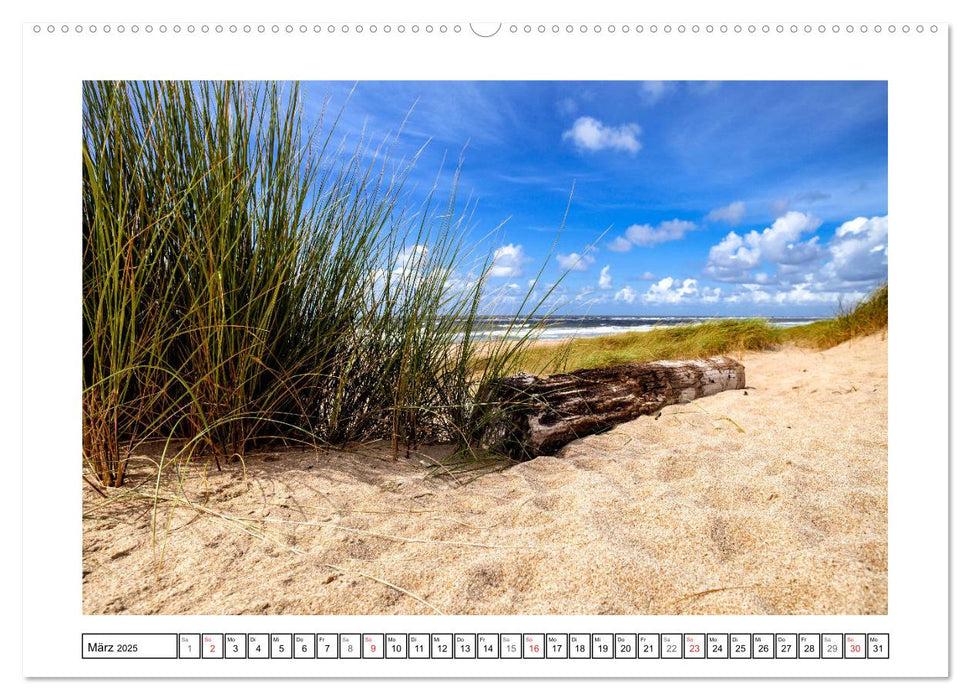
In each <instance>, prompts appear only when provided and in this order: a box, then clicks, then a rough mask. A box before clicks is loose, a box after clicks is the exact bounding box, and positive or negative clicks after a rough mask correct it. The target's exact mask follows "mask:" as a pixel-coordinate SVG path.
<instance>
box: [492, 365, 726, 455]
mask: <svg viewBox="0 0 971 700" xmlns="http://www.w3.org/2000/svg"><path fill="white" fill-rule="evenodd" d="M744 386H745V367H744V366H743V365H742V364H741V363H739V362H736V361H735V360H732V359H729V358H727V357H714V358H711V359H709V360H679V361H666V362H634V363H631V364H626V365H618V366H614V367H602V368H597V369H581V370H577V371H575V372H569V373H566V374H554V375H553V376H550V377H537V376H535V375H532V374H526V373H524V372H521V373H519V374H515V375H513V376H511V377H505V378H503V379H501V380H500V387H499V392H498V393H499V395H500V397H501V400H504V401H508V402H509V404H510V405H511V406H512V408H511V410H510V411H509V413H508V420H507V421H506V422H505V427H504V430H503V431H502V434H501V436H499V437H498V439H497V440H496V442H495V444H494V445H493V448H496V449H498V450H500V451H502V452H505V453H506V454H508V455H510V456H511V457H515V458H517V459H524V458H525V459H529V458H533V457H538V456H540V455H551V454H553V453H554V452H556V451H557V450H558V449H560V448H561V447H563V446H564V445H565V444H567V443H568V442H571V441H573V440H576V439H577V438H581V437H584V436H585V435H591V434H593V433H597V432H601V431H604V430H607V429H609V428H612V427H614V426H615V425H619V424H620V423H624V422H626V421H629V420H633V419H634V418H637V417H638V416H643V415H649V414H652V413H656V412H657V411H659V410H661V409H662V408H664V407H665V406H669V405H671V404H676V403H684V402H687V401H691V400H692V399H696V398H698V397H701V396H710V395H712V394H717V393H718V392H720V391H726V390H729V389H741V388H743V387H744Z"/></svg>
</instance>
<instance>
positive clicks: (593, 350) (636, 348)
mask: <svg viewBox="0 0 971 700" xmlns="http://www.w3.org/2000/svg"><path fill="white" fill-rule="evenodd" d="M887 298H888V287H887V285H886V284H884V285H882V286H881V287H879V288H878V289H876V290H875V291H873V292H872V293H871V294H870V295H868V296H867V297H866V298H865V299H864V300H862V301H861V302H860V303H858V304H856V305H853V306H849V307H844V306H841V307H840V309H839V310H838V311H837V313H836V314H835V315H834V316H833V318H829V319H823V320H820V321H815V322H813V323H809V324H806V325H803V326H794V327H791V328H779V327H776V326H773V325H772V324H771V323H769V321H767V320H765V319H758V318H755V319H724V320H715V321H707V322H704V323H697V324H691V325H685V326H674V327H668V328H658V329H655V330H651V331H636V332H630V333H619V334H616V335H606V336H599V337H594V338H577V339H573V340H568V341H563V342H560V343H535V344H533V345H532V346H531V347H530V348H529V349H528V350H527V351H526V352H524V353H522V355H521V364H520V365H519V367H518V369H519V370H520V371H525V372H532V373H536V374H540V373H544V372H549V371H553V372H570V371H572V370H575V369H586V368H591V367H604V366H611V365H619V364H624V363H627V362H653V361H657V360H688V359H698V358H707V357H713V356H716V355H739V354H743V353H744V352H746V351H757V350H769V349H774V348H778V347H780V346H782V345H785V344H794V345H799V346H802V347H809V348H817V349H821V350H822V349H826V348H830V347H833V346H835V345H839V344H840V343H843V342H845V341H847V340H850V339H852V338H855V337H859V336H864V335H869V334H871V333H876V332H879V331H881V330H884V329H886V328H887V324H888V321H887V319H888V302H887Z"/></svg>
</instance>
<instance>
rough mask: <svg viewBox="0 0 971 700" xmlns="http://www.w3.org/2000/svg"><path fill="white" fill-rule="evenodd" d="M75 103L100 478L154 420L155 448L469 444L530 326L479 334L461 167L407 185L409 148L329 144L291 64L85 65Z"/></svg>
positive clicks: (526, 319) (91, 454) (91, 405)
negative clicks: (93, 68)
mask: <svg viewBox="0 0 971 700" xmlns="http://www.w3.org/2000/svg"><path fill="white" fill-rule="evenodd" d="M83 119H84V121H83V136H82V151H83V229H82V235H83V309H82V315H83V368H84V374H83V458H84V464H85V467H86V469H87V470H89V471H90V473H91V474H93V475H94V476H95V477H96V478H97V479H98V480H99V481H100V482H101V483H102V484H104V485H108V486H120V485H122V483H123V481H124V476H125V469H126V466H127V464H128V461H129V459H130V458H131V456H132V455H133V453H134V452H135V451H136V450H138V449H139V448H140V446H142V445H143V444H144V443H146V442H147V441H162V442H163V451H162V454H163V457H162V462H160V465H161V464H162V463H165V461H166V460H171V459H173V458H175V459H179V460H183V461H184V460H188V459H192V457H193V455H196V454H203V453H204V454H207V455H214V456H215V458H216V464H217V465H219V464H220V460H223V461H226V460H229V459H233V458H234V457H240V456H241V455H243V453H244V451H245V450H246V449H247V448H248V447H251V446H253V445H254V444H257V443H260V442H263V441H268V440H276V441H278V440H285V441H287V442H291V443H292V442H305V443H306V442H316V443H326V444H336V445H342V444H347V443H349V442H363V441H367V440H373V439H387V440H390V441H391V442H392V444H393V446H394V450H395V453H396V454H397V451H398V449H399V445H403V446H405V447H409V446H412V445H417V444H419V443H427V442H431V441H451V442H456V443H459V444H460V446H462V447H470V448H471V447H474V446H475V445H477V444H478V443H479V442H480V440H481V438H482V436H483V435H484V434H486V432H487V431H488V430H489V426H490V425H492V424H493V423H494V422H495V421H496V420H497V419H498V418H499V417H500V416H501V412H502V410H503V407H502V406H501V405H498V404H496V402H495V401H493V397H492V395H491V393H490V392H491V390H490V386H491V383H490V380H491V379H492V378H495V377H498V376H502V375H505V374H508V373H510V371H511V368H512V367H514V366H517V365H518V364H519V355H520V354H521V353H522V351H523V350H524V349H525V347H526V346H527V344H528V343H529V340H530V338H529V336H527V337H525V338H522V339H520V340H517V341H514V342H502V341H503V340H504V339H502V338H500V339H498V340H499V342H496V343H493V344H490V345H489V346H488V347H486V348H485V349H483V348H482V347H481V346H479V345H477V344H476V343H474V341H473V329H474V319H475V317H476V315H477V314H479V313H481V311H482V310H480V307H482V305H483V303H484V296H483V294H484V284H485V281H486V279H487V276H488V273H489V265H490V264H491V261H492V259H493V256H492V255H489V254H488V253H485V254H484V255H482V257H481V258H480V259H478V260H480V261H479V262H477V259H476V258H474V257H473V256H474V254H475V250H476V246H475V245H473V244H470V242H469V236H468V222H467V219H468V212H467V211H466V210H465V209H463V208H462V207H460V206H459V203H458V202H457V201H456V194H455V193H456V187H457V177H458V174H457V173H456V181H455V182H453V184H452V188H451V190H450V194H448V193H446V194H443V195H442V196H433V195H432V194H429V195H428V196H427V197H425V198H422V199H420V200H418V201H417V203H415V202H414V201H413V198H412V197H411V196H410V195H409V194H408V193H407V192H406V190H405V185H406V182H407V179H408V175H409V173H410V171H411V168H412V166H413V164H414V160H413V159H412V160H410V161H407V162H405V163H404V164H401V163H399V162H398V161H396V160H394V159H393V157H392V152H393V149H394V143H390V144H384V146H383V147H382V148H379V149H377V152H379V153H381V154H383V155H370V156H369V155H367V154H366V150H367V149H365V148H363V147H361V146H359V147H357V148H356V149H353V150H350V151H348V150H347V149H345V148H344V146H343V144H339V145H334V144H331V136H332V135H333V133H334V128H333V127H331V128H329V129H325V128H322V120H317V121H315V122H313V123H308V122H306V121H305V120H304V118H303V115H302V110H301V103H300V94H299V88H298V87H297V86H292V85H278V84H272V83H271V84H242V83H233V82H228V83H216V82H212V83H183V82H178V83H158V82H146V83H118V82H90V83H86V84H85V85H84V88H83ZM433 202H438V204H433ZM470 267H473V268H474V269H475V270H476V272H474V273H472V274H469V273H468V270H469V268H470ZM531 291H532V290H531ZM539 296H541V298H539V299H538V300H537V304H536V307H535V308H538V307H539V305H540V304H542V303H543V302H544V301H545V300H546V297H545V296H542V295H539ZM534 311H535V309H534ZM534 311H530V310H526V309H524V308H521V309H520V317H521V322H522V323H524V324H527V325H531V324H533V323H535V320H536V319H535V318H533V316H534ZM473 365H474V367H473ZM160 468H161V467H160Z"/></svg>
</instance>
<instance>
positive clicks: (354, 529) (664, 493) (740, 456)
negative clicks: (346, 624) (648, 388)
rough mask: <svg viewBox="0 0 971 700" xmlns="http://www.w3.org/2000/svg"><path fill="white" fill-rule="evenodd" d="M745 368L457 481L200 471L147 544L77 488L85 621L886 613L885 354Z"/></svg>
mask: <svg viewBox="0 0 971 700" xmlns="http://www.w3.org/2000/svg"><path fill="white" fill-rule="evenodd" d="M739 359H741V361H742V362H743V363H744V364H745V367H746V376H747V380H748V383H749V385H750V386H749V387H748V388H747V389H746V390H744V391H732V392H725V393H722V394H718V395H715V396H712V397H708V398H704V399H701V400H698V401H694V402H692V403H690V404H685V405H679V406H672V407H669V408H667V409H665V410H664V411H663V412H662V413H661V415H660V417H658V418H654V417H641V418H638V419H637V420H634V421H632V422H630V423H627V424H624V425H621V426H619V427H617V428H615V429H614V430H611V431H609V432H607V433H604V434H601V435H596V436H591V437H588V438H585V439H582V440H578V441H576V442H574V443H572V444H570V445H568V446H567V447H565V448H564V449H563V450H562V451H561V452H560V453H559V454H558V455H557V456H556V457H544V458H540V459H536V460H532V461H530V462H526V463H523V464H519V465H517V466H514V467H512V468H510V469H507V470H505V471H501V472H494V473H486V474H484V475H483V476H481V478H478V479H477V480H475V481H473V482H472V483H469V484H466V485H462V486H460V485H457V484H456V483H455V481H453V480H451V479H449V478H447V477H446V478H438V477H436V478H431V479H429V478H427V474H428V471H427V469H426V468H425V467H423V466H422V465H421V464H420V463H419V458H418V457H415V456H412V457H411V458H410V459H409V460H399V461H397V462H393V461H390V460H388V459H383V458H380V456H374V455H373V454H363V453H358V454H354V453H351V454H348V453H338V452H327V451H321V452H315V451H298V450H289V451H278V452H274V453H266V454H259V455H257V454H250V455H248V456H247V459H246V473H245V476H244V475H243V473H242V469H241V468H240V467H239V466H238V465H237V466H233V467H232V468H229V469H226V470H224V471H223V472H221V473H219V472H215V470H214V469H213V468H212V466H211V465H210V467H209V468H208V470H207V472H206V475H205V478H203V471H202V468H201V467H194V468H192V469H189V470H188V474H187V479H186V482H185V493H186V495H187V496H188V497H189V498H190V499H191V500H193V501H194V502H196V503H197V504H199V505H200V506H201V508H189V507H178V508H175V509H171V508H170V507H169V503H165V504H163V506H162V507H161V508H160V511H159V513H160V516H159V517H160V522H159V525H158V533H157V537H156V538H155V540H154V542H153V537H152V518H151V508H150V503H149V501H148V500H146V499H144V498H140V499H134V498H121V499H118V500H117V501H113V502H112V503H110V504H107V505H106V504H105V501H104V499H102V498H101V497H100V496H98V494H97V493H95V492H94V490H93V489H91V488H90V487H88V486H86V485H85V486H83V489H84V503H85V512H86V518H85V520H84V521H83V527H84V537H83V574H82V577H83V578H82V581H83V610H84V612H85V613H88V614H105V613H108V614H110V613H132V614H418V613H436V612H441V613H448V614H595V615H607V614H625V615H627V614H654V615H657V614H885V613H886V612H887V342H886V339H885V338H883V337H880V336H871V337H868V338H863V339H858V340H855V341H851V342H849V343H846V344H844V345H841V346H839V347H836V348H833V349H830V350H827V351H824V352H818V351H810V350H803V349H796V348H786V349H784V350H781V351H777V352H766V353H749V354H746V355H744V356H742V357H740V358H739ZM150 476H151V472H150V468H149V467H148V466H145V467H140V468H138V469H135V470H134V471H133V473H132V478H131V480H130V482H131V483H132V484H137V483H138V481H139V479H147V478H149V477H150ZM173 488H174V485H173V484H172V483H168V484H163V489H162V492H163V493H168V494H171V493H172V492H173ZM143 490H148V489H147V487H146V488H144V489H143ZM112 495H116V494H115V493H114V492H113V494H112ZM244 528H245V529H244ZM163 543H164V547H163ZM376 579H377V580H376Z"/></svg>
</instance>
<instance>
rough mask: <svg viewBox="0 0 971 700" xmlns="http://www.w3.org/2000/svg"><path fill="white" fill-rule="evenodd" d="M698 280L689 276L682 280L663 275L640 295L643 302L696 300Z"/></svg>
mask: <svg viewBox="0 0 971 700" xmlns="http://www.w3.org/2000/svg"><path fill="white" fill-rule="evenodd" d="M697 298H698V280H695V279H691V278H690V277H689V278H688V279H686V280H684V281H683V282H682V281H680V280H675V279H674V278H673V277H665V278H664V279H662V280H660V281H658V282H655V283H654V284H652V285H651V286H650V288H649V289H648V290H647V291H646V292H644V293H643V294H642V295H641V302H642V303H644V304H680V303H681V302H683V301H686V300H692V299H693V300H697Z"/></svg>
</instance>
